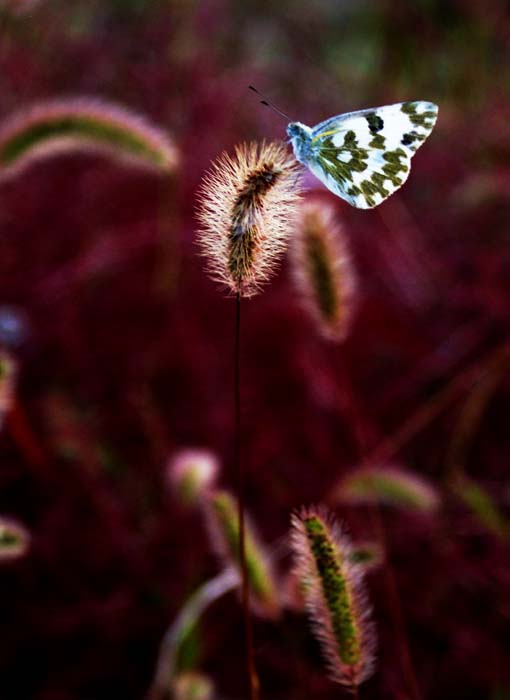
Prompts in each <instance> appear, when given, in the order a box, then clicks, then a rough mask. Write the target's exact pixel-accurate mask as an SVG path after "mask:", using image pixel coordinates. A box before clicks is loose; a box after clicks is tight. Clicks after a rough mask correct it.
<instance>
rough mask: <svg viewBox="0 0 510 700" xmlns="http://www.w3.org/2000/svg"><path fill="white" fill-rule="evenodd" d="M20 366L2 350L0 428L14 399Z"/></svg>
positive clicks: (0, 361)
mask: <svg viewBox="0 0 510 700" xmlns="http://www.w3.org/2000/svg"><path fill="white" fill-rule="evenodd" d="M17 374H18V366H17V362H16V360H15V359H14V358H13V357H12V356H11V355H10V353H8V352H6V351H5V350H0V429H1V428H2V426H3V424H4V422H5V417H6V415H7V413H8V412H9V410H10V409H11V406H12V404H13V401H14V392H15V386H16V377H17Z"/></svg>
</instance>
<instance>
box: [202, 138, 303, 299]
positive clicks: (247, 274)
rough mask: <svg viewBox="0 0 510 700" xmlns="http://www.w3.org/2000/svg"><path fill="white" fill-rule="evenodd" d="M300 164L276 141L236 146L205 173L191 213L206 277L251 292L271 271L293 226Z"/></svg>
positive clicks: (247, 294)
mask: <svg viewBox="0 0 510 700" xmlns="http://www.w3.org/2000/svg"><path fill="white" fill-rule="evenodd" d="M299 180H300V169H299V166H298V163H297V162H296V161H295V160H294V158H293V157H291V156H290V155H289V153H288V152H287V150H286V148H285V146H284V144H281V143H277V142H275V143H261V144H258V143H249V144H243V145H241V146H238V147H237V148H236V151H235V155H234V156H230V155H228V154H226V153H223V155H221V156H220V157H219V158H218V160H217V161H216V162H215V163H214V164H213V166H212V169H211V171H210V172H209V173H208V174H207V175H206V177H205V179H204V182H203V184H202V188H201V197H200V202H199V205H198V210H197V216H198V219H199V222H200V226H201V228H200V231H199V234H198V235H199V243H200V246H201V250H202V254H203V255H204V256H205V257H206V258H207V260H208V268H209V272H210V275H211V277H212V278H213V279H214V280H216V281H218V282H220V283H221V284H222V285H224V286H226V287H227V289H228V290H230V292H232V293H233V294H240V295H241V296H244V297H251V296H253V295H254V294H256V293H257V292H259V291H260V288H261V287H262V285H263V284H264V283H265V282H266V281H267V280H268V279H269V277H270V276H271V275H272V274H273V272H274V271H275V268H276V266H277V263H278V261H279V258H280V257H281V255H282V253H283V251H284V250H285V247H286V243H287V238H288V236H289V234H290V232H291V231H292V229H293V227H294V218H295V214H296V209H297V203H298V199H299Z"/></svg>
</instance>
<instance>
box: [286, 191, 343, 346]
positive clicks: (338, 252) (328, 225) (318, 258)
mask: <svg viewBox="0 0 510 700" xmlns="http://www.w3.org/2000/svg"><path fill="white" fill-rule="evenodd" d="M297 222H298V223H297V228H296V235H295V236H294V237H293V239H292V246H291V262H292V269H293V275H294V279H295V281H296V284H297V287H298V290H299V292H300V295H301V298H302V302H303V305H304V306H305V308H306V309H307V310H308V313H309V314H310V315H311V316H312V318H313V319H314V321H315V323H316V325H317V328H318V330H319V332H320V333H321V334H322V335H323V336H324V337H325V338H328V339H329V340H336V341H341V340H343V339H344V338H345V337H346V335H347V334H348V332H349V328H350V325H351V320H352V317H353V313H354V310H355V301H356V276H355V270H354V264H353V261H352V258H351V255H350V251H349V246H348V243H347V240H346V237H345V234H344V232H343V230H342V228H341V226H340V225H339V223H338V221H337V218H336V216H335V213H334V209H333V208H332V207H331V206H330V205H329V204H326V203H325V202H323V201H319V200H315V201H314V200H310V201H307V202H304V203H303V204H302V206H301V207H300V212H299V216H298V220H297Z"/></svg>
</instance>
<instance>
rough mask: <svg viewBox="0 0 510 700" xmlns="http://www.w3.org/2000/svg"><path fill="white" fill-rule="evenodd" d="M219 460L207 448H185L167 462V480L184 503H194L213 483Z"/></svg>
mask: <svg viewBox="0 0 510 700" xmlns="http://www.w3.org/2000/svg"><path fill="white" fill-rule="evenodd" d="M218 471H219V462H218V458H217V457H216V455H215V454H213V453H212V452H210V451H209V450H199V449H186V450H181V451H180V452H178V453H177V454H175V455H174V456H173V457H172V458H171V459H170V460H169V462H168V466H167V475H168V482H169V484H170V485H171V487H172V489H173V491H174V492H175V493H176V494H177V496H178V497H179V498H180V499H181V500H182V502H183V503H184V504H185V505H195V504H197V503H198V502H199V500H200V498H201V497H202V496H203V495H204V493H205V492H206V491H207V490H208V489H209V488H211V487H212V486H213V485H214V482H215V481H216V476H217V475H218Z"/></svg>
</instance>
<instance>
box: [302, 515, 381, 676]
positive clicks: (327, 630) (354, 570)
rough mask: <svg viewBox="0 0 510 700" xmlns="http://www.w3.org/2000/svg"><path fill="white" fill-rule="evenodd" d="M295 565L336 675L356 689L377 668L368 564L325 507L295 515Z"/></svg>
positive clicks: (313, 619) (323, 647) (329, 662)
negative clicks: (357, 558) (358, 559)
mask: <svg viewBox="0 0 510 700" xmlns="http://www.w3.org/2000/svg"><path fill="white" fill-rule="evenodd" d="M291 541H292V548H293V551H294V557H295V570H296V575H297V576H298V578H299V580H300V581H302V591H303V594H304V597H305V602H306V608H307V611H308V614H309V616H310V619H311V622H312V626H313V630H314V632H315V635H316V636H317V638H318V640H319V642H320V644H321V647H322V651H323V655H324V658H325V660H326V663H327V666H328V669H329V672H330V675H331V678H332V680H334V681H336V682H338V683H341V684H342V685H344V686H347V687H348V688H350V689H355V688H357V687H358V686H359V685H360V683H362V682H363V681H364V680H366V679H367V678H368V677H369V676H370V675H371V673H372V671H373V668H374V647H375V634H374V629H373V623H372V622H371V620H370V614H371V610H370V606H369V605H368V601H367V598H366V594H365V591H364V586H363V580H362V577H363V567H361V566H358V565H356V564H354V563H353V562H352V556H351V552H352V549H351V544H350V541H349V539H348V538H347V536H346V535H345V534H344V533H343V532H342V531H341V529H340V526H339V525H338V523H337V522H336V521H335V519H334V518H333V516H332V515H331V514H330V513H329V512H328V511H327V509H326V508H324V507H323V506H318V507H310V508H303V509H302V510H300V511H299V512H298V513H295V514H294V515H293V516H292V540H291Z"/></svg>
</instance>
